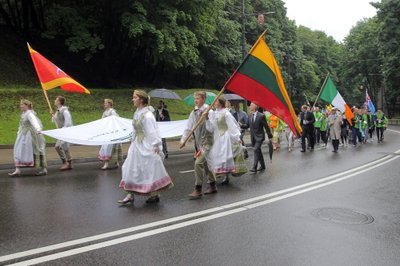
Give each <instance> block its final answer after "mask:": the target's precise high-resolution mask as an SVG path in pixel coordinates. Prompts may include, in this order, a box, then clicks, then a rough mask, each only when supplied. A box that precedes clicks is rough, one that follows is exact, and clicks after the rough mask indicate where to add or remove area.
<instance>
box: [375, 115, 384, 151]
mask: <svg viewBox="0 0 400 266" xmlns="http://www.w3.org/2000/svg"><path fill="white" fill-rule="evenodd" d="M385 119H386V117H385V114H384V113H383V112H382V109H380V108H378V111H377V112H376V120H375V126H376V136H377V138H378V143H380V142H382V141H383V126H384V123H385Z"/></svg>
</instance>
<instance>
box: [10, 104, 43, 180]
mask: <svg viewBox="0 0 400 266" xmlns="http://www.w3.org/2000/svg"><path fill="white" fill-rule="evenodd" d="M20 109H21V111H22V114H21V120H20V121H19V127H18V133H17V139H16V140H15V144H14V164H15V171H14V172H12V173H9V174H8V175H9V176H19V175H21V169H20V168H22V167H36V168H39V167H40V170H39V172H37V173H36V174H35V175H36V176H42V175H47V162H46V154H45V150H46V142H45V139H44V137H43V135H42V134H41V131H42V129H43V126H42V122H41V121H40V119H39V118H38V117H37V115H36V113H35V112H34V111H33V110H32V103H31V102H30V101H29V100H25V99H24V100H21V102H20Z"/></svg>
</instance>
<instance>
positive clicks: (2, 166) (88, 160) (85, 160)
mask: <svg viewBox="0 0 400 266" xmlns="http://www.w3.org/2000/svg"><path fill="white" fill-rule="evenodd" d="M193 153H194V149H193V150H187V151H171V152H169V153H168V155H169V156H176V155H184V154H193ZM125 159H126V155H124V160H125ZM92 162H100V160H99V158H97V157H87V158H76V159H72V163H73V164H79V163H92ZM53 165H61V161H60V160H48V161H47V166H53ZM14 168H15V165H14V164H13V163H6V164H0V170H7V169H14Z"/></svg>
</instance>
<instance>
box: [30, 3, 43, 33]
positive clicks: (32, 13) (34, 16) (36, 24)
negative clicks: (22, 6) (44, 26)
mask: <svg viewBox="0 0 400 266" xmlns="http://www.w3.org/2000/svg"><path fill="white" fill-rule="evenodd" d="M28 2H29V11H30V17H31V21H32V25H33V27H34V28H35V29H40V25H39V20H38V17H37V13H36V10H35V5H34V4H33V0H31V1H28Z"/></svg>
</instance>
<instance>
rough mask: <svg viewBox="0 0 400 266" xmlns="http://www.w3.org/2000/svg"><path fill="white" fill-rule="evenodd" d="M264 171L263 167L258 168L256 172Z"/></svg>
mask: <svg viewBox="0 0 400 266" xmlns="http://www.w3.org/2000/svg"><path fill="white" fill-rule="evenodd" d="M264 170H265V167H260V168H258V169H257V171H259V172H260V171H264Z"/></svg>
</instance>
